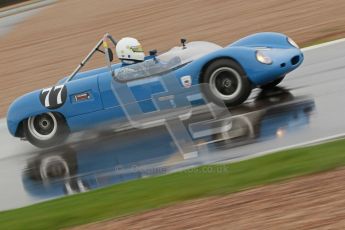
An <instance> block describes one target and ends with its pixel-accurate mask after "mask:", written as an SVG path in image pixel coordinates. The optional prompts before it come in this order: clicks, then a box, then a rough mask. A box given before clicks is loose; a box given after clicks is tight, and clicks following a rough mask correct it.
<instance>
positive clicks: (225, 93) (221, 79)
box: [209, 67, 242, 100]
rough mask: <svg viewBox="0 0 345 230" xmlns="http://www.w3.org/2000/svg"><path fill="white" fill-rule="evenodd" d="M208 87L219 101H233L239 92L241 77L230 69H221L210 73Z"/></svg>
mask: <svg viewBox="0 0 345 230" xmlns="http://www.w3.org/2000/svg"><path fill="white" fill-rule="evenodd" d="M209 87H210V90H211V92H212V93H213V95H215V96H216V97H217V98H219V99H221V100H231V99H234V98H236V97H237V96H238V95H239V94H240V92H241V88H242V80H241V76H240V74H239V73H238V72H237V71H236V70H234V69H232V68H229V67H221V68H219V69H216V70H215V71H214V72H213V73H212V75H211V77H210V86H209Z"/></svg>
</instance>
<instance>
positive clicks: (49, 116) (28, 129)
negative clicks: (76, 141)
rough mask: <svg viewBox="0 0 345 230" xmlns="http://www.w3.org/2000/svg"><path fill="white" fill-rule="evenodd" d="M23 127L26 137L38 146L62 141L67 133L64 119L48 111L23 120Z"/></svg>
mask: <svg viewBox="0 0 345 230" xmlns="http://www.w3.org/2000/svg"><path fill="white" fill-rule="evenodd" d="M23 129H24V135H25V137H26V139H27V140H28V141H29V142H30V143H31V144H33V145H35V146H37V147H40V148H45V147H51V146H54V145H58V144H60V143H62V142H63V141H65V140H66V138H67V137H68V133H69V131H68V127H67V125H66V121H65V119H64V118H63V117H62V116H61V115H60V114H57V113H50V112H49V113H44V114H40V115H36V116H32V117H29V118H28V119H26V120H25V121H24V124H23Z"/></svg>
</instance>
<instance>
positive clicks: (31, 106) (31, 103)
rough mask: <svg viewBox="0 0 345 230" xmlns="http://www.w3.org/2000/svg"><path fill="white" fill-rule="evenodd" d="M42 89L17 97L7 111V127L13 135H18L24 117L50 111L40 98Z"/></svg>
mask: <svg viewBox="0 0 345 230" xmlns="http://www.w3.org/2000/svg"><path fill="white" fill-rule="evenodd" d="M40 92H41V91H40V90H36V91H34V92H31V93H28V94H25V95H23V96H21V97H19V98H17V99H16V100H15V101H14V102H13V103H12V104H11V105H10V107H9V109H8V111H7V127H8V130H9V131H10V133H11V134H12V135H13V136H18V135H19V134H18V132H17V131H18V127H19V124H20V122H21V121H23V120H24V119H26V118H28V117H31V116H34V115H37V114H42V113H45V112H47V111H48V109H47V108H45V107H44V106H42V104H41V103H40V100H39V95H40Z"/></svg>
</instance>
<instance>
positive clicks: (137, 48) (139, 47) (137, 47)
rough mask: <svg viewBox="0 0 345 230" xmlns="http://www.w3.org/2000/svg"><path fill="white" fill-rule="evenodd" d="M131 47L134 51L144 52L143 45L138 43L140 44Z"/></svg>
mask: <svg viewBox="0 0 345 230" xmlns="http://www.w3.org/2000/svg"><path fill="white" fill-rule="evenodd" d="M130 49H131V50H132V51H133V52H144V50H143V48H142V47H141V45H138V46H131V47H130Z"/></svg>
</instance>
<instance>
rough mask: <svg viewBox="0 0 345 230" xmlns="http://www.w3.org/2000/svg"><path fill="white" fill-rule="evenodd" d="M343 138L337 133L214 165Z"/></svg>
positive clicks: (341, 134)
mask: <svg viewBox="0 0 345 230" xmlns="http://www.w3.org/2000/svg"><path fill="white" fill-rule="evenodd" d="M344 137H345V133H339V134H336V135H332V136H328V137H322V138H318V139H315V140H311V141H306V142H302V143H298V144H295V145H288V146H284V147H281V148H275V149H271V150H267V151H263V152H259V153H255V154H250V155H248V156H245V157H240V158H238V159H231V160H225V161H219V162H216V163H215V164H225V163H230V162H238V161H243V160H249V159H252V158H256V157H260V156H265V155H269V154H272V153H276V152H281V151H284V150H289V149H295V148H300V147H308V146H313V145H317V144H322V143H326V142H330V141H333V140H337V139H343V138H344Z"/></svg>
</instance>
